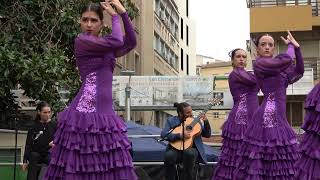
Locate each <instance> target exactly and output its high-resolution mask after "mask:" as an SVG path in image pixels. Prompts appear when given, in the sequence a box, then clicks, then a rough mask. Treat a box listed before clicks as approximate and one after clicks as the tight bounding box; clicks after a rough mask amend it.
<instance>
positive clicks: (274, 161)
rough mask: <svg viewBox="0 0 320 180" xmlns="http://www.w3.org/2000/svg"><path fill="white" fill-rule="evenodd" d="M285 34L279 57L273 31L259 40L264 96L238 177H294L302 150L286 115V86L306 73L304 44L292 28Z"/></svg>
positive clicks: (256, 66)
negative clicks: (284, 46)
mask: <svg viewBox="0 0 320 180" xmlns="http://www.w3.org/2000/svg"><path fill="white" fill-rule="evenodd" d="M281 38H282V40H283V41H284V42H285V43H286V44H287V45H288V50H287V52H286V53H283V54H279V55H277V56H275V57H273V54H274V48H275V47H274V39H273V38H272V37H271V36H270V35H268V34H264V35H262V36H260V37H259V38H258V39H257V41H256V46H257V55H258V57H257V59H256V63H255V64H254V73H255V75H256V77H257V82H258V85H259V87H260V89H261V90H262V92H263V94H264V99H263V102H262V104H261V105H260V107H259V108H258V110H257V111H256V113H255V114H254V115H253V119H252V123H251V124H250V125H249V126H248V129H247V131H246V132H245V135H244V139H243V146H242V147H241V149H240V151H239V153H238V154H239V155H240V156H241V159H240V160H241V161H240V163H239V168H238V169H237V170H236V172H235V179H241V180H243V179H246V180H249V179H250V180H253V179H254V180H260V179H261V180H277V179H279V180H280V179H281V180H289V179H294V173H295V167H294V163H295V161H296V160H298V158H299V152H298V144H297V138H296V135H295V132H294V131H293V129H292V128H291V126H290V125H289V123H288V121H287V118H286V88H287V87H288V85H289V84H292V83H294V82H296V81H298V80H299V79H300V78H301V77H302V76H303V73H304V67H303V58H302V54H301V51H300V48H299V47H300V46H299V44H298V43H297V41H296V40H295V39H294V38H293V36H292V35H291V34H290V32H289V31H288V36H287V39H285V38H283V37H281ZM294 56H295V57H296V62H295V65H293V63H294V61H293V58H294Z"/></svg>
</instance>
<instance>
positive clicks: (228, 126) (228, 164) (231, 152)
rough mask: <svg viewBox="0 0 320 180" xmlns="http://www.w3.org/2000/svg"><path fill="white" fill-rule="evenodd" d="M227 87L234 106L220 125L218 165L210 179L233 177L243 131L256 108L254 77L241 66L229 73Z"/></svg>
mask: <svg viewBox="0 0 320 180" xmlns="http://www.w3.org/2000/svg"><path fill="white" fill-rule="evenodd" d="M229 87H230V91H231V94H232V96H233V100H234V106H233V108H232V110H231V112H230V114H229V116H228V119H227V121H226V122H225V123H224V124H223V126H222V136H223V142H222V147H221V155H220V157H219V162H218V166H217V168H216V171H215V174H214V176H213V177H212V179H214V180H216V179H233V173H234V170H235V169H236V168H237V166H238V159H239V156H238V155H237V151H238V150H239V148H240V147H241V143H242V140H243V135H244V132H245V130H246V128H247V126H248V124H249V123H250V122H251V118H252V115H253V114H254V112H255V110H256V109H257V108H258V106H259V103H258V97H257V94H258V91H259V89H258V88H257V84H256V78H255V76H254V75H253V74H251V73H249V72H247V71H245V70H244V69H243V68H235V69H234V70H233V71H232V72H231V73H230V75H229Z"/></svg>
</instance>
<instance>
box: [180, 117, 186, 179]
mask: <svg viewBox="0 0 320 180" xmlns="http://www.w3.org/2000/svg"><path fill="white" fill-rule="evenodd" d="M185 121H186V118H185V117H183V119H182V122H181V125H182V151H181V162H182V168H181V169H182V175H184V174H185V167H184V162H183V156H184V150H185V148H184V140H185V138H184V137H185V134H184V130H185V127H184V122H185ZM179 179H180V176H179Z"/></svg>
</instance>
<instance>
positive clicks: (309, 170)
mask: <svg viewBox="0 0 320 180" xmlns="http://www.w3.org/2000/svg"><path fill="white" fill-rule="evenodd" d="M319 107H320V83H319V84H317V85H316V86H315V87H314V88H313V89H312V90H311V92H310V93H309V94H308V96H307V99H306V102H305V109H306V115H305V119H304V123H303V125H302V128H303V129H304V130H305V133H304V134H303V138H302V141H301V143H300V150H301V153H302V157H301V158H300V159H299V160H298V161H297V162H296V164H295V165H296V168H297V173H296V175H295V177H296V178H297V179H306V180H314V179H320V109H319Z"/></svg>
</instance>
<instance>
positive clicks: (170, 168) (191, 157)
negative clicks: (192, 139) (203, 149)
mask: <svg viewBox="0 0 320 180" xmlns="http://www.w3.org/2000/svg"><path fill="white" fill-rule="evenodd" d="M197 158H198V151H197V149H195V148H189V149H186V150H184V151H179V150H176V149H174V148H168V149H167V151H166V153H165V155H164V168H165V172H166V175H165V176H166V180H175V179H176V174H177V169H176V164H177V163H181V162H182V165H183V169H182V170H183V173H182V174H180V176H182V177H180V179H183V180H193V179H194V177H193V176H194V167H195V164H196V160H197Z"/></svg>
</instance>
